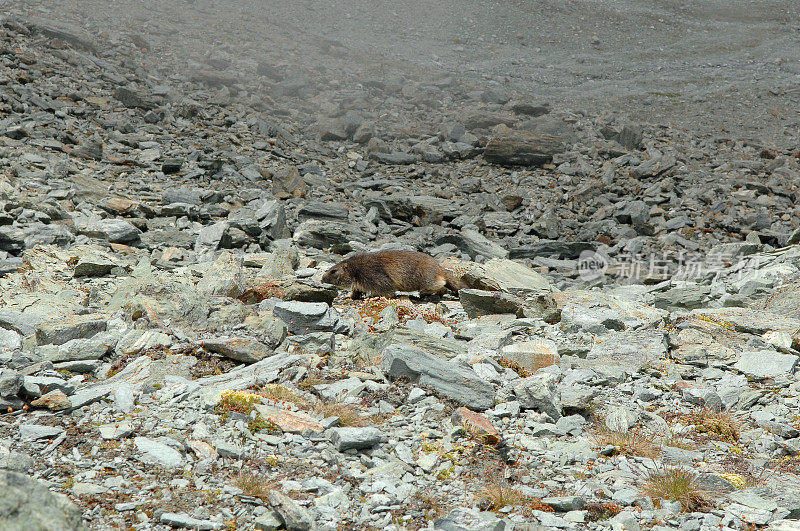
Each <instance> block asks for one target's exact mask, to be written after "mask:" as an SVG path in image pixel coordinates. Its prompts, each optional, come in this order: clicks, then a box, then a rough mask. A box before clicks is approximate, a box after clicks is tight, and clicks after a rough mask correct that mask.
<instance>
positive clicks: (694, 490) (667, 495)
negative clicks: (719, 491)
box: [642, 468, 712, 512]
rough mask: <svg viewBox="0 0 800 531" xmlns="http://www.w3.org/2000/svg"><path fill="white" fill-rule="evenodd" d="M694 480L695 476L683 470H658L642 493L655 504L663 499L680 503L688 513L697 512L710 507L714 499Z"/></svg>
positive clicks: (646, 483) (651, 476) (650, 476)
mask: <svg viewBox="0 0 800 531" xmlns="http://www.w3.org/2000/svg"><path fill="white" fill-rule="evenodd" d="M694 478H695V476H694V474H692V473H691V472H689V471H688V470H684V469H681V468H668V469H663V470H658V471H656V472H653V473H652V474H650V475H649V476H648V477H647V479H646V480H645V482H644V485H643V486H642V492H643V493H644V494H645V495H646V496H649V497H650V498H651V499H652V500H653V501H654V502H657V501H658V500H660V499H662V498H663V499H667V500H671V501H677V502H680V504H681V507H683V510H684V511H686V512H692V511H697V510H699V509H702V508H704V507H708V506H709V505H710V504H711V499H712V497H711V495H710V493H709V492H708V491H706V490H704V489H703V488H702V487H700V486H699V485H697V483H695V480H694Z"/></svg>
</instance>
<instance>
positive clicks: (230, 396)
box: [216, 391, 261, 415]
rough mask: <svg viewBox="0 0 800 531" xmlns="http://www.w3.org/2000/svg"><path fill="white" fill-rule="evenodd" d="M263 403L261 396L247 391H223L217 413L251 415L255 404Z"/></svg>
mask: <svg viewBox="0 0 800 531" xmlns="http://www.w3.org/2000/svg"><path fill="white" fill-rule="evenodd" d="M260 403H261V396H260V395H257V394H255V393H249V392H247V391H223V392H222V396H221V397H220V400H219V402H218V403H217V408H216V409H217V413H223V414H224V413H232V412H236V413H241V414H242V415H249V414H250V413H252V412H253V410H255V405H256V404H260Z"/></svg>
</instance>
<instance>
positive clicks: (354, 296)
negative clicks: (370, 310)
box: [350, 289, 364, 301]
mask: <svg viewBox="0 0 800 531" xmlns="http://www.w3.org/2000/svg"><path fill="white" fill-rule="evenodd" d="M350 298H351V299H353V300H354V301H360V300H361V299H363V298H364V292H363V291H358V290H357V289H353V293H352V294H351V295H350Z"/></svg>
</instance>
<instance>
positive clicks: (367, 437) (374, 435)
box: [329, 428, 383, 452]
mask: <svg viewBox="0 0 800 531" xmlns="http://www.w3.org/2000/svg"><path fill="white" fill-rule="evenodd" d="M329 438H330V440H331V442H332V443H333V445H334V446H335V447H336V449H337V450H339V451H340V452H343V451H345V450H349V449H351V448H354V449H356V450H363V449H365V448H372V447H374V446H377V445H379V444H380V443H381V441H382V440H383V434H382V433H381V431H380V430H379V429H378V428H332V429H331V430H330V433H329Z"/></svg>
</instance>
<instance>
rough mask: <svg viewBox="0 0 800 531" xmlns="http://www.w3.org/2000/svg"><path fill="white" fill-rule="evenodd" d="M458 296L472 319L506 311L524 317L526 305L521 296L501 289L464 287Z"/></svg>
mask: <svg viewBox="0 0 800 531" xmlns="http://www.w3.org/2000/svg"><path fill="white" fill-rule="evenodd" d="M458 298H459V300H460V301H461V305H462V306H463V307H464V311H465V312H466V313H467V316H468V317H469V318H470V319H474V318H476V317H480V316H482V315H496V314H505V313H508V314H513V315H516V316H517V317H522V316H523V312H524V307H525V301H524V300H523V299H522V298H521V297H517V296H515V295H510V294H508V293H503V292H500V291H484V290H479V289H462V290H459V292H458Z"/></svg>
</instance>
